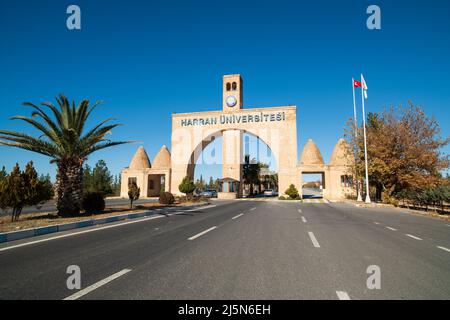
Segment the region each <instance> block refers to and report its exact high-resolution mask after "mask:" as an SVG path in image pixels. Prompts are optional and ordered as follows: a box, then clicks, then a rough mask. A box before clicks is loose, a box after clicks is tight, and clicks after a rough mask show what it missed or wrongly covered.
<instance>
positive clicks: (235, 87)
mask: <svg viewBox="0 0 450 320" xmlns="http://www.w3.org/2000/svg"><path fill="white" fill-rule="evenodd" d="M232 88H233V91H234V90H236V89H237V83H236V82H233V87H232Z"/></svg>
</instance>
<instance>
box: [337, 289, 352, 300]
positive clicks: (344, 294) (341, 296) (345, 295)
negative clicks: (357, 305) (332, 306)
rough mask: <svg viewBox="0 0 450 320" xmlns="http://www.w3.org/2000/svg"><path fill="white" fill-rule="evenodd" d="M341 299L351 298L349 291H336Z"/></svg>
mask: <svg viewBox="0 0 450 320" xmlns="http://www.w3.org/2000/svg"><path fill="white" fill-rule="evenodd" d="M336 294H337V296H338V298H339V300H351V299H350V297H349V295H348V293H347V292H345V291H336Z"/></svg>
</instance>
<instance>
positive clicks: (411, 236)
mask: <svg viewBox="0 0 450 320" xmlns="http://www.w3.org/2000/svg"><path fill="white" fill-rule="evenodd" d="M406 236H407V237H410V238H413V239H415V240H422V239H420V238H419V237H416V236H413V235H412V234H406Z"/></svg>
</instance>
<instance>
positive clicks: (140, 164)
mask: <svg viewBox="0 0 450 320" xmlns="http://www.w3.org/2000/svg"><path fill="white" fill-rule="evenodd" d="M129 168H130V169H132V170H141V169H148V168H151V164H150V160H149V158H148V155H147V152H145V149H144V147H139V149H137V151H136V153H135V154H134V157H133V159H132V160H131V163H130V167H129Z"/></svg>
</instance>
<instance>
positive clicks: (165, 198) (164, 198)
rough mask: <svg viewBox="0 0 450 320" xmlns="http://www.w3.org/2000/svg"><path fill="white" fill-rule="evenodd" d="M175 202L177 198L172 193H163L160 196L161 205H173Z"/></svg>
mask: <svg viewBox="0 0 450 320" xmlns="http://www.w3.org/2000/svg"><path fill="white" fill-rule="evenodd" d="M174 202H175V197H174V196H173V194H171V193H170V192H163V193H161V195H160V196H159V203H160V204H173V203H174Z"/></svg>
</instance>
